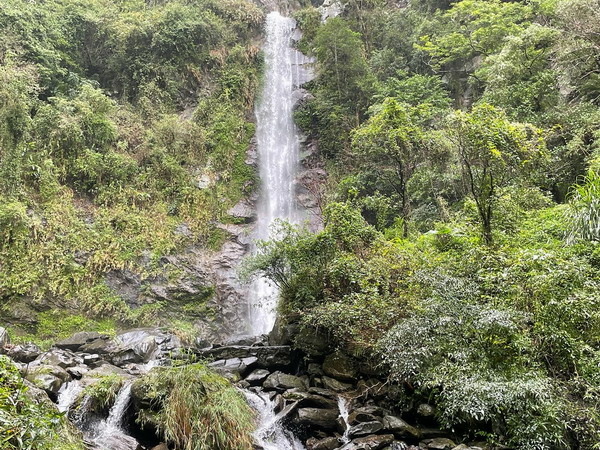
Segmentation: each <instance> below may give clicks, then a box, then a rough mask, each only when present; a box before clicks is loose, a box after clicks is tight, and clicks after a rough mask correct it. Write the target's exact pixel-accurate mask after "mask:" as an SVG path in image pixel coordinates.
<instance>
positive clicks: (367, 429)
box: [348, 421, 383, 437]
mask: <svg viewBox="0 0 600 450" xmlns="http://www.w3.org/2000/svg"><path fill="white" fill-rule="evenodd" d="M382 429H383V424H382V423H381V422H379V421H372V422H362V423H358V424H356V425H353V426H351V427H350V429H349V430H348V436H350V437H356V436H367V435H369V434H375V433H377V432H378V431H380V430H382Z"/></svg>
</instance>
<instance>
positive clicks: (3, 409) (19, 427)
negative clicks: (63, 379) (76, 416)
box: [0, 356, 84, 450]
mask: <svg viewBox="0 0 600 450" xmlns="http://www.w3.org/2000/svg"><path fill="white" fill-rule="evenodd" d="M24 383H25V382H24V380H23V378H22V377H21V375H20V374H19V370H18V369H17V367H16V366H15V365H14V364H13V363H12V362H11V361H10V360H9V359H8V358H6V357H4V356H0V443H1V444H2V448H3V449H6V450H34V449H35V450H51V449H57V450H83V448H84V445H83V441H82V440H81V438H80V437H78V435H77V434H76V433H75V431H74V430H73V429H72V426H71V425H70V424H69V422H68V421H67V420H66V418H64V417H63V415H62V414H60V413H59V412H58V411H57V410H56V408H55V406H54V405H53V404H52V403H51V402H50V400H49V399H48V398H46V400H43V397H42V398H40V397H39V396H37V397H36V394H35V392H33V390H32V388H29V387H28V386H27V385H26V384H24ZM42 395H43V396H45V394H42Z"/></svg>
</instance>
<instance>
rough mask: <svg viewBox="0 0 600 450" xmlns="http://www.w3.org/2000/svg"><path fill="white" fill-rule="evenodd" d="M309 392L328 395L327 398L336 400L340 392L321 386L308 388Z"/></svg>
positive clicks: (322, 395)
mask: <svg viewBox="0 0 600 450" xmlns="http://www.w3.org/2000/svg"><path fill="white" fill-rule="evenodd" d="M308 392H309V393H311V394H317V395H320V396H321V397H327V398H331V399H334V400H335V401H336V402H337V399H338V394H337V393H335V392H333V391H330V390H329V389H323V388H319V387H311V388H309V389H308Z"/></svg>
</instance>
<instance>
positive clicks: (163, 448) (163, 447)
mask: <svg viewBox="0 0 600 450" xmlns="http://www.w3.org/2000/svg"><path fill="white" fill-rule="evenodd" d="M150 450H169V447H168V446H167V444H165V443H164V442H163V443H162V444H158V445H155V446H154V447H152V448H151V449H150Z"/></svg>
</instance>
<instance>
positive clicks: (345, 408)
mask: <svg viewBox="0 0 600 450" xmlns="http://www.w3.org/2000/svg"><path fill="white" fill-rule="evenodd" d="M349 406H350V405H349V401H348V399H347V398H345V397H343V396H341V395H340V396H339V397H338V409H339V410H340V418H341V419H342V420H343V421H344V424H345V430H344V435H343V436H342V442H343V443H344V444H347V443H348V442H350V436H349V435H348V433H349V432H350V422H349V421H348V417H349V415H350V408H349Z"/></svg>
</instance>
